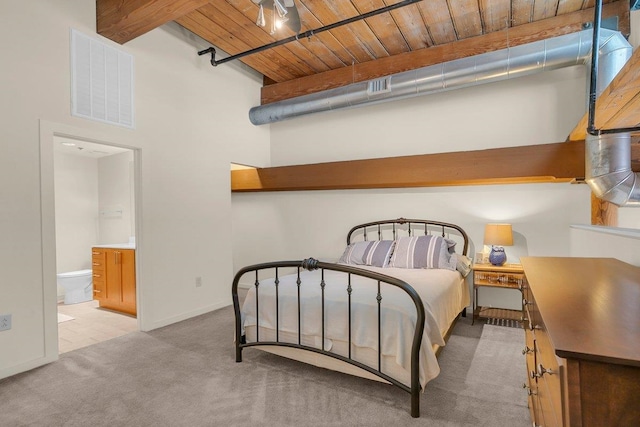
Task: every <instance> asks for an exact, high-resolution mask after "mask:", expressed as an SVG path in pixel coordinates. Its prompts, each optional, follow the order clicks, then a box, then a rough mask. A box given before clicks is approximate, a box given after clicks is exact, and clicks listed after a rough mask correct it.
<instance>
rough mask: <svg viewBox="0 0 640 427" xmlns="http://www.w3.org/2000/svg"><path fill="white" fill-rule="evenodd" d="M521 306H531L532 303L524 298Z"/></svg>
mask: <svg viewBox="0 0 640 427" xmlns="http://www.w3.org/2000/svg"><path fill="white" fill-rule="evenodd" d="M522 305H523V306H525V307H526V306H527V305H533V303H532V302H531V301H527V299H526V298H522Z"/></svg>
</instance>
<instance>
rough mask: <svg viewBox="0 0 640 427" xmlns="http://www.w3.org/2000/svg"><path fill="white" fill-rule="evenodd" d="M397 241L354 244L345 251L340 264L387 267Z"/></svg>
mask: <svg viewBox="0 0 640 427" xmlns="http://www.w3.org/2000/svg"><path fill="white" fill-rule="evenodd" d="M394 245H395V241H393V240H375V241H364V242H356V243H352V244H350V245H349V246H347V248H346V249H345V250H344V253H343V254H342V256H341V257H340V260H339V261H338V262H339V263H343V264H355V265H371V266H374V267H387V266H388V265H389V259H390V258H391V253H392V252H393V247H394Z"/></svg>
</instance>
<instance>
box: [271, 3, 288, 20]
mask: <svg viewBox="0 0 640 427" xmlns="http://www.w3.org/2000/svg"><path fill="white" fill-rule="evenodd" d="M273 9H274V10H275V11H276V12H278V16H279V17H280V18H284V17H285V16H287V13H289V11H288V10H287V8H286V7H284V5H283V4H282V3H280V2H279V1H278V0H273Z"/></svg>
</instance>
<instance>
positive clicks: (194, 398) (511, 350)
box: [0, 307, 530, 427]
mask: <svg viewBox="0 0 640 427" xmlns="http://www.w3.org/2000/svg"><path fill="white" fill-rule="evenodd" d="M232 341H233V311H232V309H231V308H230V307H228V308H224V309H221V310H218V311H215V312H213V313H208V314H205V315H202V316H199V317H197V318H194V319H190V320H186V321H184V322H180V323H177V324H175V325H171V326H167V327H165V328H162V329H159V330H156V331H152V332H150V333H142V332H136V333H132V334H129V335H126V336H123V337H120V338H116V339H113V340H110V341H106V342H103V343H100V344H96V345H93V346H91V347H86V348H83V349H79V350H75V351H72V352H69V353H65V354H63V355H62V356H61V357H60V360H59V361H58V362H55V363H52V364H49V365H47V366H43V367H40V368H37V369H34V370H32V371H30V372H26V373H23V374H19V375H16V376H13V377H10V378H6V379H4V380H0V426H3V427H13V426H107V425H108V426H243V425H251V426H320V425H322V426H383V425H384V426H388V425H395V424H403V425H404V424H407V425H427V426H514V427H517V426H523V427H524V426H529V425H530V421H529V412H528V409H527V402H526V394H525V392H524V391H523V390H522V389H521V384H522V382H523V380H524V379H525V375H526V369H525V366H524V358H523V357H522V355H521V353H520V350H521V349H522V347H523V342H524V333H523V331H522V329H520V330H518V329H515V328H505V327H498V326H491V325H482V324H478V323H476V324H475V325H473V326H472V325H471V322H470V320H469V319H468V318H466V319H461V320H460V321H459V322H458V324H457V326H456V328H455V330H454V333H453V335H452V336H451V339H450V341H449V343H448V345H447V346H446V347H445V348H444V349H443V351H442V353H441V355H440V358H439V360H440V364H441V368H442V372H441V374H440V376H439V377H438V378H436V379H435V380H433V381H431V382H430V383H429V384H428V385H427V388H426V391H425V393H424V394H423V395H422V396H421V415H422V417H421V418H419V419H412V418H411V417H410V415H409V407H410V405H409V403H410V402H409V394H407V393H405V392H403V391H401V390H400V389H397V388H395V387H392V386H390V385H386V384H381V383H377V382H374V381H370V380H364V379H361V378H356V377H352V376H349V375H344V374H339V373H336V372H331V371H327V370H324V369H319V368H315V367H312V366H307V365H304V364H301V363H298V362H295V361H291V360H288V359H283V358H280V357H278V356H274V355H271V354H267V353H264V352H261V351H259V350H256V349H246V350H245V351H244V361H243V362H242V363H235V361H234V360H235V359H234V348H233V344H232Z"/></svg>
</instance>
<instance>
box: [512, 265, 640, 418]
mask: <svg viewBox="0 0 640 427" xmlns="http://www.w3.org/2000/svg"><path fill="white" fill-rule="evenodd" d="M521 262H522V265H523V267H524V272H525V275H526V279H527V282H528V283H527V284H525V286H524V289H523V296H524V300H523V306H524V308H523V313H524V314H523V317H524V319H525V322H524V326H525V330H526V333H525V334H526V347H525V349H524V351H523V353H525V357H526V360H527V371H528V384H527V387H528V389H529V407H530V409H531V415H532V418H533V424H534V425H536V426H585V427H588V426H598V427H602V426H639V425H640V268H639V267H634V266H632V265H630V264H627V263H624V262H622V261H619V260H616V259H613V258H548V257H523V258H521Z"/></svg>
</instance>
